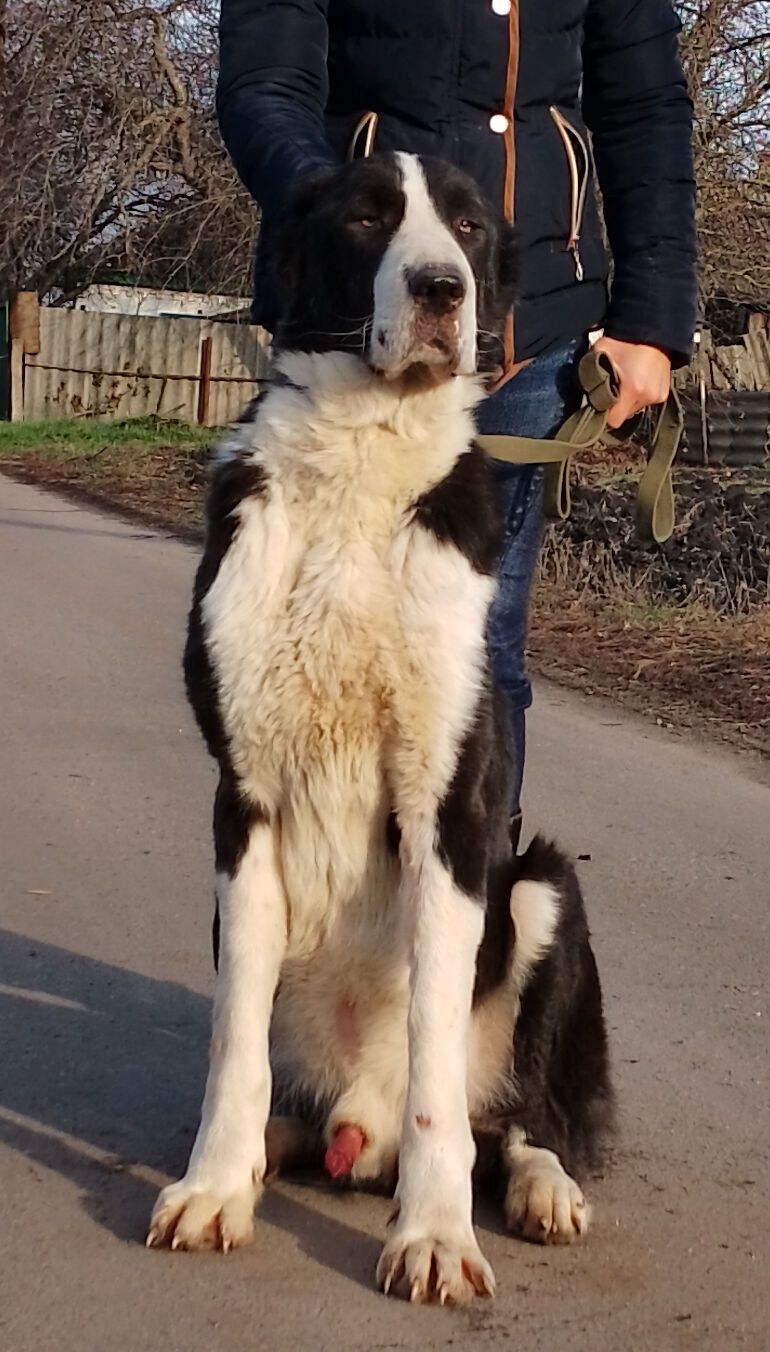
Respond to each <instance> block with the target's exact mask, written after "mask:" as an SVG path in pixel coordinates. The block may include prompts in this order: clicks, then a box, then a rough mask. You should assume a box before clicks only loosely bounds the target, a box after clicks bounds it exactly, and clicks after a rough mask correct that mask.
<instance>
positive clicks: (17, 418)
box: [8, 291, 40, 422]
mask: <svg viewBox="0 0 770 1352" xmlns="http://www.w3.org/2000/svg"><path fill="white" fill-rule="evenodd" d="M8 334H9V337H10V340H11V342H10V349H11V361H10V371H9V375H10V405H11V410H10V412H11V422H23V421H24V357H25V355H26V354H27V353H29V355H30V356H35V355H36V354H37V353H38V352H39V351H40V302H39V300H38V298H37V292H36V291H17V292H16V294H15V296H11V303H10V306H9V308H8Z"/></svg>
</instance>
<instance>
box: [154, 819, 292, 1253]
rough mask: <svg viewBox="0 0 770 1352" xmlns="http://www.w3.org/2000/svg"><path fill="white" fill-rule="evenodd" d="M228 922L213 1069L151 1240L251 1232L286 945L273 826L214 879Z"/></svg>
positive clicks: (198, 1245) (252, 837)
mask: <svg viewBox="0 0 770 1352" xmlns="http://www.w3.org/2000/svg"><path fill="white" fill-rule="evenodd" d="M217 899H218V902H219V914H220V925H221V943H220V953H219V971H218V973H217V980H216V990H215V996H214V1021H213V1032H212V1038H211V1052H210V1062H209V1075H208V1081H207V1084H206V1095H205V1098H204V1101H203V1111H202V1114H201V1124H200V1127H199V1129H198V1135H197V1138H196V1141H195V1145H194V1146H193V1150H192V1155H191V1156H190V1163H189V1166H188V1169H187V1173H186V1174H185V1176H184V1178H183V1179H181V1180H180V1181H179V1182H178V1183H172V1184H170V1186H169V1187H167V1188H164V1189H163V1191H162V1193H161V1194H160V1197H159V1198H158V1201H157V1203H156V1205H155V1210H154V1211H153V1214H152V1219H151V1221H150V1229H149V1233H148V1236H147V1243H148V1245H163V1244H170V1245H171V1247H172V1248H174V1249H222V1250H223V1252H227V1250H228V1249H231V1248H235V1247H236V1246H237V1245H241V1244H247V1243H248V1242H249V1240H250V1239H251V1238H252V1235H253V1228H254V1223H253V1212H254V1206H255V1203H256V1201H257V1199H258V1196H259V1194H260V1192H261V1189H262V1181H263V1178H264V1175H265V1165H266V1158H265V1127H266V1124H267V1118H268V1112H269V1109H270V1087H271V1077H270V1062H269V1058H268V1030H269V1026H270V1015H271V1011H272V1007H273V996H274V993H275V988H276V984H277V981H278V975H279V970H280V966H281V962H282V959H283V955H284V952H285V948H286V903H285V897H284V892H283V885H282V882H281V878H280V873H279V868H278V863H277V859H276V852H275V840H274V835H273V831H272V829H271V827H270V826H269V824H267V823H266V822H264V821H263V820H262V821H259V822H258V823H257V824H256V825H253V826H251V829H250V831H249V833H248V836H247V838H246V841H245V847H244V849H243V852H242V853H241V854H240V857H239V858H238V860H237V862H236V863H235V866H234V870H233V873H232V876H230V875H229V874H227V873H219V874H218V876H217Z"/></svg>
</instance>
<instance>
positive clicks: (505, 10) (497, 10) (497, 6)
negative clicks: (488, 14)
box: [492, 0, 511, 14]
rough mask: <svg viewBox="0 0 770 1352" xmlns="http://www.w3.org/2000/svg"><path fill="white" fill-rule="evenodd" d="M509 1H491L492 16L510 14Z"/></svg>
mask: <svg viewBox="0 0 770 1352" xmlns="http://www.w3.org/2000/svg"><path fill="white" fill-rule="evenodd" d="M510 12H511V0H492V13H493V14H510Z"/></svg>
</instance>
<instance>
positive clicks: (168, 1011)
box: [0, 930, 386, 1288]
mask: <svg viewBox="0 0 770 1352" xmlns="http://www.w3.org/2000/svg"><path fill="white" fill-rule="evenodd" d="M208 1036H209V1001H208V1000H207V999H205V998H204V997H203V996H201V995H199V994H197V993H196V992H194V991H191V990H189V989H187V988H186V987H184V986H180V985H178V984H176V983H175V982H172V981H156V980H153V979H152V978H150V977H146V976H141V975H139V974H138V973H137V972H131V971H127V970H125V969H124V968H121V967H114V966H111V965H110V964H109V963H104V962H97V961H95V960H94V959H92V958H86V957H82V956H81V955H79V954H77V953H71V952H68V951H67V950H66V949H63V948H57V947H55V946H54V945H52V944H46V943H40V942H39V941H38V940H35V939H29V938H27V937H25V936H23V935H19V934H15V933H12V932H10V931H8V930H0V1045H2V1048H3V1052H2V1059H1V1060H0V1142H3V1143H4V1144H6V1145H8V1146H10V1147H11V1148H13V1149H15V1150H17V1151H18V1152H19V1153H20V1154H22V1155H24V1156H25V1158H26V1159H27V1160H28V1161H29V1162H30V1165H31V1167H32V1169H33V1172H34V1173H35V1174H36V1175H37V1176H38V1178H39V1179H40V1182H41V1185H43V1186H44V1185H45V1182H46V1177H45V1170H53V1171H54V1172H55V1173H58V1174H61V1175H62V1176H63V1177H64V1178H67V1179H69V1180H70V1182H72V1183H73V1184H74V1185H75V1187H76V1188H77V1189H78V1190H79V1193H80V1200H81V1204H82V1205H83V1207H84V1208H85V1209H86V1211H87V1212H88V1214H89V1215H91V1216H92V1217H93V1218H94V1219H95V1220H96V1221H97V1222H98V1223H99V1224H100V1225H103V1226H105V1227H106V1228H107V1229H108V1230H110V1231H111V1232H112V1234H114V1235H116V1236H117V1237H118V1238H119V1239H121V1240H124V1241H127V1242H134V1243H141V1242H143V1239H144V1233H145V1228H146V1225H147V1220H148V1217H149V1214H150V1210H151V1208H152V1204H153V1202H154V1201H155V1197H156V1195H157V1191H158V1188H159V1187H160V1186H162V1185H163V1183H164V1182H167V1181H168V1180H169V1179H170V1178H173V1177H177V1176H178V1175H179V1174H180V1173H181V1172H182V1171H183V1170H184V1167H185V1165H186V1163H187V1156H188V1154H189V1150H190V1146H191V1143H192V1136H193V1133H194V1131H195V1128H196V1127H197V1123H198V1115H199V1112H200V1103H201V1097H202V1094H203V1085H204V1081H205V1075H206V1061H207V1045H208ZM340 1202H341V1205H342V1206H343V1209H344V1204H345V1199H344V1197H341V1198H340ZM385 1205H386V1204H385ZM385 1215H386V1211H384V1212H383V1227H384V1222H385ZM260 1221H261V1222H262V1223H265V1224H267V1225H269V1226H273V1227H276V1228H277V1229H280V1230H284V1231H286V1232H287V1233H290V1234H292V1235H294V1236H295V1238H296V1239H297V1241H298V1243H299V1245H300V1247H301V1248H302V1250H303V1251H304V1252H305V1253H306V1254H307V1255H308V1256H309V1257H310V1258H312V1259H313V1260H314V1261H316V1262H318V1263H320V1264H321V1265H323V1266H324V1267H327V1268H330V1269H332V1270H333V1271H335V1272H338V1273H340V1274H342V1275H344V1276H346V1277H348V1278H349V1279H350V1280H352V1281H355V1282H360V1283H361V1284H362V1285H364V1286H366V1287H367V1288H371V1285H372V1273H373V1271H374V1266H375V1264H376V1261H377V1257H378V1254H379V1250H380V1247H381V1240H380V1239H374V1238H372V1237H371V1236H370V1235H367V1234H366V1233H364V1232H362V1231H361V1230H359V1229H357V1228H355V1227H353V1226H350V1225H348V1224H346V1223H345V1222H344V1221H342V1220H337V1219H332V1218H330V1217H327V1216H324V1215H323V1214H321V1212H320V1211H318V1210H317V1209H316V1208H315V1207H313V1206H312V1205H307V1204H305V1202H304V1201H300V1200H299V1199H298V1198H297V1197H290V1196H288V1195H287V1193H286V1191H285V1190H284V1188H283V1185H282V1186H281V1188H280V1189H268V1191H267V1193H266V1195H265V1198H264V1201H263V1203H262V1206H261V1208H260Z"/></svg>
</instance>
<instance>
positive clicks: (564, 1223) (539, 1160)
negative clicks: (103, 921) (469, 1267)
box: [505, 1149, 590, 1244]
mask: <svg viewBox="0 0 770 1352" xmlns="http://www.w3.org/2000/svg"><path fill="white" fill-rule="evenodd" d="M589 1218H590V1212H589V1208H588V1203H587V1202H586V1200H585V1197H584V1196H583V1194H582V1192H581V1191H580V1188H579V1187H578V1185H577V1183H576V1182H575V1181H574V1179H572V1178H570V1176H569V1174H568V1173H567V1172H566V1170H565V1169H563V1168H562V1165H561V1163H560V1162H559V1160H558V1158H557V1157H556V1156H555V1155H553V1154H552V1153H551V1151H550V1150H536V1149H533V1150H532V1151H531V1152H530V1157H529V1158H528V1159H526V1160H524V1161H522V1162H521V1163H520V1164H519V1165H518V1166H517V1168H516V1169H515V1171H514V1173H513V1175H512V1177H511V1180H510V1182H509V1184H508V1192H507V1195H506V1198H505V1219H506V1222H507V1224H508V1228H509V1230H512V1231H513V1232H514V1233H515V1234H519V1235H521V1236H522V1238H523V1239H528V1240H531V1241H532V1242H533V1243H535V1244H572V1243H574V1241H575V1240H577V1239H580V1238H581V1237H582V1236H583V1235H584V1234H585V1233H586V1231H587V1230H588V1223H589Z"/></svg>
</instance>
